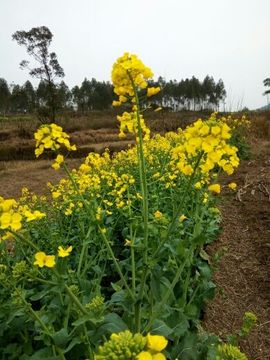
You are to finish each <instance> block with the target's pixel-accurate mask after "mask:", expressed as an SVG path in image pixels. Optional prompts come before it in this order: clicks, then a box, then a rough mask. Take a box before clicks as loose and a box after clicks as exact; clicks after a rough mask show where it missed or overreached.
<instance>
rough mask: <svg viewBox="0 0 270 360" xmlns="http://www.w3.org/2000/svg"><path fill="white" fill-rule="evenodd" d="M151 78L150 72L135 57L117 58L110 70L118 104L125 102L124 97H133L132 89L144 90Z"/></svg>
mask: <svg viewBox="0 0 270 360" xmlns="http://www.w3.org/2000/svg"><path fill="white" fill-rule="evenodd" d="M152 77H153V73H152V70H151V69H150V68H149V67H147V66H145V65H144V63H143V62H142V61H141V60H140V59H139V58H138V57H137V55H133V54H129V53H125V54H124V55H123V56H121V57H119V58H118V59H117V61H116V62H115V63H114V65H113V68H112V82H113V86H114V92H115V93H116V94H117V95H118V96H119V103H120V104H121V103H123V102H126V101H127V97H126V96H129V97H134V96H135V91H134V90H135V89H134V87H136V89H146V88H147V80H149V79H150V78H152ZM120 104H114V105H120Z"/></svg>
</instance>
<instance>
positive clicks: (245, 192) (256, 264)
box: [204, 139, 270, 360]
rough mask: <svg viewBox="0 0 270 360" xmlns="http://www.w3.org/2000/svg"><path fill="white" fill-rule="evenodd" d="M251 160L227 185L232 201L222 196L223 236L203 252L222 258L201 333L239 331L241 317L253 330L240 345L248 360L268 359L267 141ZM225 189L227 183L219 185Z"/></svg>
mask: <svg viewBox="0 0 270 360" xmlns="http://www.w3.org/2000/svg"><path fill="white" fill-rule="evenodd" d="M252 152H253V154H254V159H252V160H249V161H242V163H241V165H240V167H239V169H238V171H237V173H235V175H233V176H232V177H231V179H230V180H231V181H235V182H236V183H237V184H238V191H237V193H236V195H235V197H232V195H230V194H229V193H227V194H226V193H225V194H224V196H223V199H222V205H221V206H220V210H221V212H222V218H223V221H222V227H223V231H222V233H221V235H220V237H219V239H218V241H216V242H215V243H213V244H212V245H211V246H209V248H208V252H209V253H210V255H212V258H213V259H214V255H215V254H217V253H222V252H223V253H224V255H223V257H222V258H221V261H220V262H219V264H218V266H217V271H216V272H215V275H214V282H215V284H216V285H217V295H216V297H215V299H214V301H213V302H211V303H210V304H208V307H207V310H206V314H205V319H204V327H205V328H206V329H207V330H208V331H210V332H213V333H215V334H217V335H220V336H221V337H222V338H225V337H226V335H227V334H232V333H235V332H236V331H237V330H239V329H240V327H241V320H242V317H243V315H244V313H245V312H246V311H252V312H254V313H255V314H256V315H257V317H258V324H257V326H256V327H255V328H254V330H253V331H252V332H251V334H250V335H249V337H248V338H247V339H245V340H242V341H241V343H240V347H241V349H242V350H243V351H244V352H245V353H246V354H247V356H248V359H251V360H259V359H260V360H267V359H270V141H267V140H263V139H259V140H256V141H253V145H252ZM225 181H226V183H228V179H226V180H225Z"/></svg>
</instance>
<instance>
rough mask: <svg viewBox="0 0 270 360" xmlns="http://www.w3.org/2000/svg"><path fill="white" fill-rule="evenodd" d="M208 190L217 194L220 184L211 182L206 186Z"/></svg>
mask: <svg viewBox="0 0 270 360" xmlns="http://www.w3.org/2000/svg"><path fill="white" fill-rule="evenodd" d="M208 190H209V191H211V192H214V193H216V194H219V193H220V191H221V186H220V185H219V184H212V185H209V186H208Z"/></svg>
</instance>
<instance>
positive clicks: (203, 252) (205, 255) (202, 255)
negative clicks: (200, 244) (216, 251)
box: [200, 249, 210, 264]
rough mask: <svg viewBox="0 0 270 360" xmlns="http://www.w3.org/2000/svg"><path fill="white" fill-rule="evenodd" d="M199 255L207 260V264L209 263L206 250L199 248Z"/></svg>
mask: <svg viewBox="0 0 270 360" xmlns="http://www.w3.org/2000/svg"><path fill="white" fill-rule="evenodd" d="M200 257H201V258H202V259H203V260H205V261H207V262H208V264H209V263H210V256H209V255H208V254H207V252H206V251H205V250H203V249H201V251H200Z"/></svg>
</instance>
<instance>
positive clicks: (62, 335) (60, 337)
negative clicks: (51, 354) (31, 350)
mask: <svg viewBox="0 0 270 360" xmlns="http://www.w3.org/2000/svg"><path fill="white" fill-rule="evenodd" d="M52 339H53V341H54V343H55V345H57V346H59V347H61V348H64V347H65V345H66V344H67V342H68V341H69V334H68V332H67V329H65V328H63V329H61V330H59V331H57V332H56V333H54V334H53V335H52Z"/></svg>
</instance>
